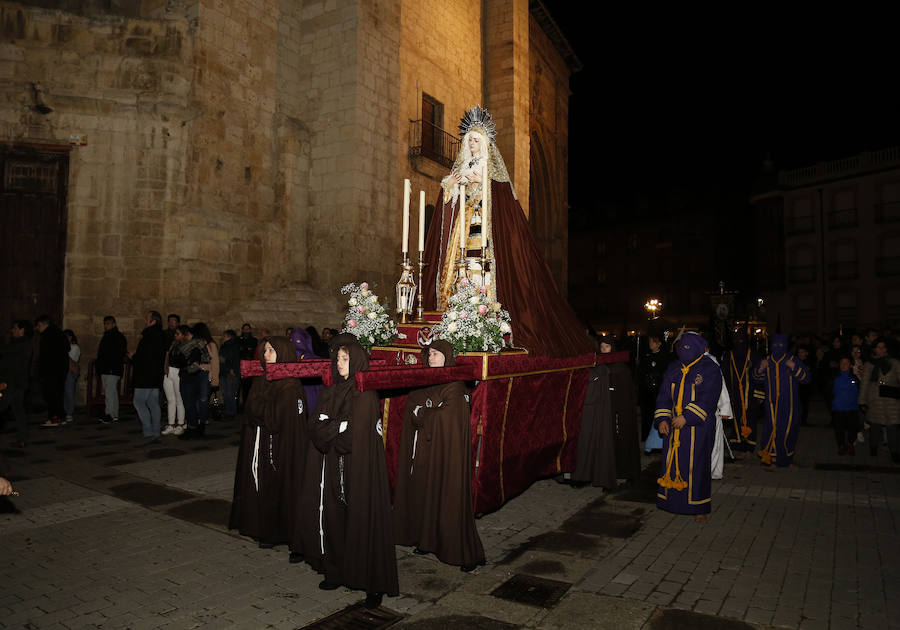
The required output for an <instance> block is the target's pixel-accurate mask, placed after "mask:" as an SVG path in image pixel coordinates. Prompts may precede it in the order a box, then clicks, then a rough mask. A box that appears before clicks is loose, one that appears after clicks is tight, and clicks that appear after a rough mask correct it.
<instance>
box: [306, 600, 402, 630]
mask: <svg viewBox="0 0 900 630" xmlns="http://www.w3.org/2000/svg"><path fill="white" fill-rule="evenodd" d="M401 619H403V615H400V614H397V613H395V612H394V611H393V610H389V609H387V608H383V607H379V608H375V609H372V610H370V609H368V608H366V607H365V606H364V605H363V604H362V603H359V604H353V605H352V606H348V607H347V608H345V609H344V610H339V611H338V612H336V613H334V614H333V615H329V616H328V617H325V618H324V619H319V620H318V621H314V622H313V623H311V624H309V625H308V626H303V628H302V629H301V630H307V629H309V630H313V629H315V630H378V629H379V628H389V627H390V626H393V625H394V624H395V623H397V622H398V621H400V620H401Z"/></svg>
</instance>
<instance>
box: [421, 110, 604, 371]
mask: <svg viewBox="0 0 900 630" xmlns="http://www.w3.org/2000/svg"><path fill="white" fill-rule="evenodd" d="M459 131H460V136H461V137H462V145H461V147H460V150H459V153H458V154H457V156H456V161H455V162H454V164H453V168H452V170H451V171H450V174H449V175H447V177H445V178H444V179H443V180H442V181H441V192H440V193H439V195H438V199H437V203H436V204H435V206H434V207H435V214H434V219H433V220H432V221H431V226H430V227H429V229H428V238H427V240H426V242H425V262H426V263H428V267H427V268H426V269H427V270H430V271H431V273H428V274H427V276H426V277H424V278H423V286H422V296H423V300H424V302H425V308H426V309H428V310H439V311H443V310H445V309H446V308H447V302H448V300H449V298H450V296H451V295H453V293H454V291H455V288H456V283H457V281H458V279H459V275H460V273H461V272H462V273H464V274H465V275H466V277H467V278H468V279H469V280H470V281H472V282H476V283H478V284H482V283H483V284H486V285H487V286H488V289H489V295H491V296H492V297H494V298H495V299H496V300H498V301H499V302H500V303H501V304H502V305H503V308H505V309H506V310H508V311H509V313H510V316H511V318H512V329H513V341H514V343H515V345H516V346H519V347H524V348H526V349H527V350H528V352H529V353H530V354H531V355H534V356H548V357H564V356H574V355H578V354H583V353H588V352H592V351H593V347H592V344H591V342H590V339H589V338H588V336H587V333H586V329H585V327H584V326H583V325H582V324H581V323H580V322H579V321H578V318H577V317H576V316H575V313H574V312H573V311H572V309H571V308H570V307H569V305H568V303H567V302H566V301H565V300H564V299H563V297H562V295H560V292H559V289H558V288H557V286H556V283H555V282H554V280H553V275H552V274H551V273H550V268H549V267H548V266H547V263H546V261H545V260H544V257H543V255H542V254H541V251H540V249H539V248H538V245H537V243H536V242H535V240H534V235H533V234H532V232H531V228H530V227H529V225H528V220H527V219H526V218H525V213H524V211H523V210H522V206H521V205H520V204H519V201H518V199H517V198H516V193H515V191H514V190H513V187H512V183H511V182H510V180H509V172H508V171H507V170H506V164H505V163H504V162H503V157H502V156H501V155H500V150H499V149H498V148H497V145H496V144H495V142H494V138H495V136H496V130H495V127H494V121H493V119H492V118H491V115H490V113H488V111H487V110H485V109H483V108H481V107H480V106H477V107H474V108H472V109H470V110H468V111H467V112H466V115H465V117H463V118H462V120H461V123H460V126H459ZM484 173H486V175H487V181H488V182H490V185H489V186H487V189H486V190H485V188H484V186H485V182H483V181H482V179H484V177H483V174H484ZM460 185H464V186H465V188H464V189H462V190H464V194H463V193H461V192H460V190H461V187H460ZM461 208H462V209H463V212H464V213H465V214H464V215H463V221H462V222H460V220H459V213H460V211H461V210H460V209H461ZM460 230H463V231H464V234H463V236H462V238H461V237H460V234H459V232H460ZM482 234H483V235H482Z"/></svg>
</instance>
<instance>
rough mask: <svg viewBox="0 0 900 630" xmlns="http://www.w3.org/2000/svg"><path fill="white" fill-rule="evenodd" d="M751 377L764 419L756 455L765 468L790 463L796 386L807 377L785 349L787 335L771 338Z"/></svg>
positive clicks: (796, 410) (795, 426)
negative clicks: (758, 392) (758, 386)
mask: <svg viewBox="0 0 900 630" xmlns="http://www.w3.org/2000/svg"><path fill="white" fill-rule="evenodd" d="M754 379H755V380H756V381H757V382H759V383H761V384H762V385H763V389H764V391H765V402H764V407H765V412H766V415H765V418H764V419H763V422H762V426H761V427H760V431H759V440H758V441H757V444H759V451H758V453H757V454H758V455H759V458H760V460H761V461H762V464H763V466H765V467H766V470H775V466H779V467H784V466H790V464H791V462H792V461H793V460H794V449H795V448H796V446H797V435H798V433H799V428H800V417H801V416H800V411H801V410H800V395H799V393H798V388H799V386H800V385H805V384H806V383H808V382H809V380H810V375H809V369H807V367H806V365H804V364H803V361H801V360H800V359H798V358H797V357H795V356H794V355H792V354H790V353H789V352H788V335H785V334H777V335H775V336H774V337H773V338H772V346H771V349H770V352H769V356H768V358H766V359H764V360H763V361H761V362H760V363H759V366H758V367H757V369H756V371H755V373H754Z"/></svg>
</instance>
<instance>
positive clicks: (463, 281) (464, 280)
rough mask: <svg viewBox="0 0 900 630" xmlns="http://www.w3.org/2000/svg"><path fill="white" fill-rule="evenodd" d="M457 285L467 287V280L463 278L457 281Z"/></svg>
mask: <svg viewBox="0 0 900 630" xmlns="http://www.w3.org/2000/svg"><path fill="white" fill-rule="evenodd" d="M459 284H460V286H464V287H467V286H469V279H468V278H463V279H462V280H460V281H459Z"/></svg>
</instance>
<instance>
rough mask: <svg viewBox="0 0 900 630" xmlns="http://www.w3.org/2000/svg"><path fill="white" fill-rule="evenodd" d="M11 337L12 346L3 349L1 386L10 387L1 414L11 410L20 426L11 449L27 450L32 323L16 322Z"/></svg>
mask: <svg viewBox="0 0 900 630" xmlns="http://www.w3.org/2000/svg"><path fill="white" fill-rule="evenodd" d="M9 333H10V340H9V343H7V344H6V345H5V346H3V347H2V348H0V382H3V383H6V391H4V392H3V398H2V399H0V412H2V411H4V410H5V409H6V407H9V409H10V412H11V413H12V416H13V420H14V421H15V423H16V441H15V442H13V443H12V444H11V445H10V446H12V447H13V448H25V445H26V444H27V442H28V418H27V416H26V415H25V392H26V391H27V390H28V375H29V374H30V373H31V353H32V348H31V322H29V321H27V320H18V321H15V322H13V325H12V327H11V328H10V331H9Z"/></svg>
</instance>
